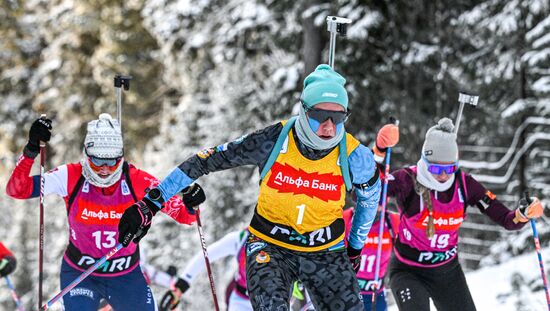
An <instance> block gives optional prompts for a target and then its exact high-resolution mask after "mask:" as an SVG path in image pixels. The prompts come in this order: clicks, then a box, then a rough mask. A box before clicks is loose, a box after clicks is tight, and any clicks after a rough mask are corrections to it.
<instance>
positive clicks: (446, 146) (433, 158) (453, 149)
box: [422, 118, 458, 163]
mask: <svg viewBox="0 0 550 311" xmlns="http://www.w3.org/2000/svg"><path fill="white" fill-rule="evenodd" d="M453 130H454V125H453V121H452V120H451V119H449V118H443V119H441V120H439V122H437V125H435V126H432V127H430V129H429V130H428V131H427V132H426V138H425V139H424V146H422V156H423V157H425V158H426V160H428V162H432V163H436V162H456V161H458V146H457V144H456V134H455V133H453Z"/></svg>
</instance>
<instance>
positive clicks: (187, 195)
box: [181, 183, 206, 215]
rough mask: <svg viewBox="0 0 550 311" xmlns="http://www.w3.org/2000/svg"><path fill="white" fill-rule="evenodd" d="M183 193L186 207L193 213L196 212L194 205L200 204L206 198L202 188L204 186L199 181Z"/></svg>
mask: <svg viewBox="0 0 550 311" xmlns="http://www.w3.org/2000/svg"><path fill="white" fill-rule="evenodd" d="M182 195H183V196H182V198H181V199H182V201H183V203H184V204H185V208H187V211H188V212H189V214H191V215H194V214H195V210H194V207H195V206H199V205H200V204H202V203H203V202H204V201H205V200H206V195H205V194H204V190H202V187H201V186H200V185H199V184H197V183H194V184H192V185H191V186H189V187H186V188H185V189H183V190H182Z"/></svg>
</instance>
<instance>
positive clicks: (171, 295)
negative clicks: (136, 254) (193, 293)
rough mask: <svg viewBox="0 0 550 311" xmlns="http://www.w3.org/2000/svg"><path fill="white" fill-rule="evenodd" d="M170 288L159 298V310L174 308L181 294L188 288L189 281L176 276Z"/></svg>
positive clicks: (164, 310)
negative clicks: (176, 278)
mask: <svg viewBox="0 0 550 311" xmlns="http://www.w3.org/2000/svg"><path fill="white" fill-rule="evenodd" d="M172 287H173V288H172V289H171V290H169V291H167V292H166V293H165V294H164V296H162V299H161V300H160V305H159V311H168V310H174V309H176V307H177V306H178V304H179V303H180V299H181V296H182V295H183V293H185V292H186V291H187V290H188V289H189V283H187V282H186V281H185V280H183V279H180V278H178V280H177V281H176V283H175V284H173V285H172Z"/></svg>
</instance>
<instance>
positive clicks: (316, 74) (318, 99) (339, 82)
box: [301, 64, 348, 111]
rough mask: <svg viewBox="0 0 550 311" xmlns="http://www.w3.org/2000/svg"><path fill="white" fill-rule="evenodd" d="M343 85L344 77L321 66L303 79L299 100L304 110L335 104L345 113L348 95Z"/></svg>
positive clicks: (344, 82)
mask: <svg viewBox="0 0 550 311" xmlns="http://www.w3.org/2000/svg"><path fill="white" fill-rule="evenodd" d="M344 84H346V79H345V78H344V77H342V76H341V75H340V74H339V73H337V72H336V71H334V70H333V69H332V68H330V66H329V65H326V64H321V65H319V66H317V68H315V71H313V72H312V73H310V74H309V75H308V76H307V77H306V78H305V79H304V90H303V91H302V97H301V100H302V102H303V103H304V105H305V107H306V108H312V107H313V106H315V105H317V104H319V103H335V104H339V105H340V106H342V107H344V109H346V111H347V110H348V93H347V91H346V89H345V88H344Z"/></svg>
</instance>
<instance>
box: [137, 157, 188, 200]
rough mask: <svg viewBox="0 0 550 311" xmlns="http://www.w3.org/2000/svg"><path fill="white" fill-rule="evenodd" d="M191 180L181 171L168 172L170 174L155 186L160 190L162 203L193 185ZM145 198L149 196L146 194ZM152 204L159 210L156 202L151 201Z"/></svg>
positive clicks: (177, 169) (176, 169)
mask: <svg viewBox="0 0 550 311" xmlns="http://www.w3.org/2000/svg"><path fill="white" fill-rule="evenodd" d="M193 181H194V180H193V179H191V178H190V177H189V176H187V174H185V173H184V172H183V171H182V170H181V169H179V168H178V167H176V168H175V169H173V170H172V172H170V174H169V175H168V176H167V177H166V178H164V180H162V182H161V183H160V184H159V185H158V186H157V188H158V189H159V190H160V193H162V199H163V200H162V201H163V202H166V201H168V200H169V199H170V198H171V197H173V196H174V195H176V194H177V193H178V192H180V191H181V190H182V189H183V188H185V187H187V186H189V185H190V184H192V183H193ZM145 197H147V198H149V194H146V195H145ZM151 201H152V202H154V203H155V204H156V205H157V206H158V207H159V208H161V206H160V204H158V202H156V201H153V200H151Z"/></svg>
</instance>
